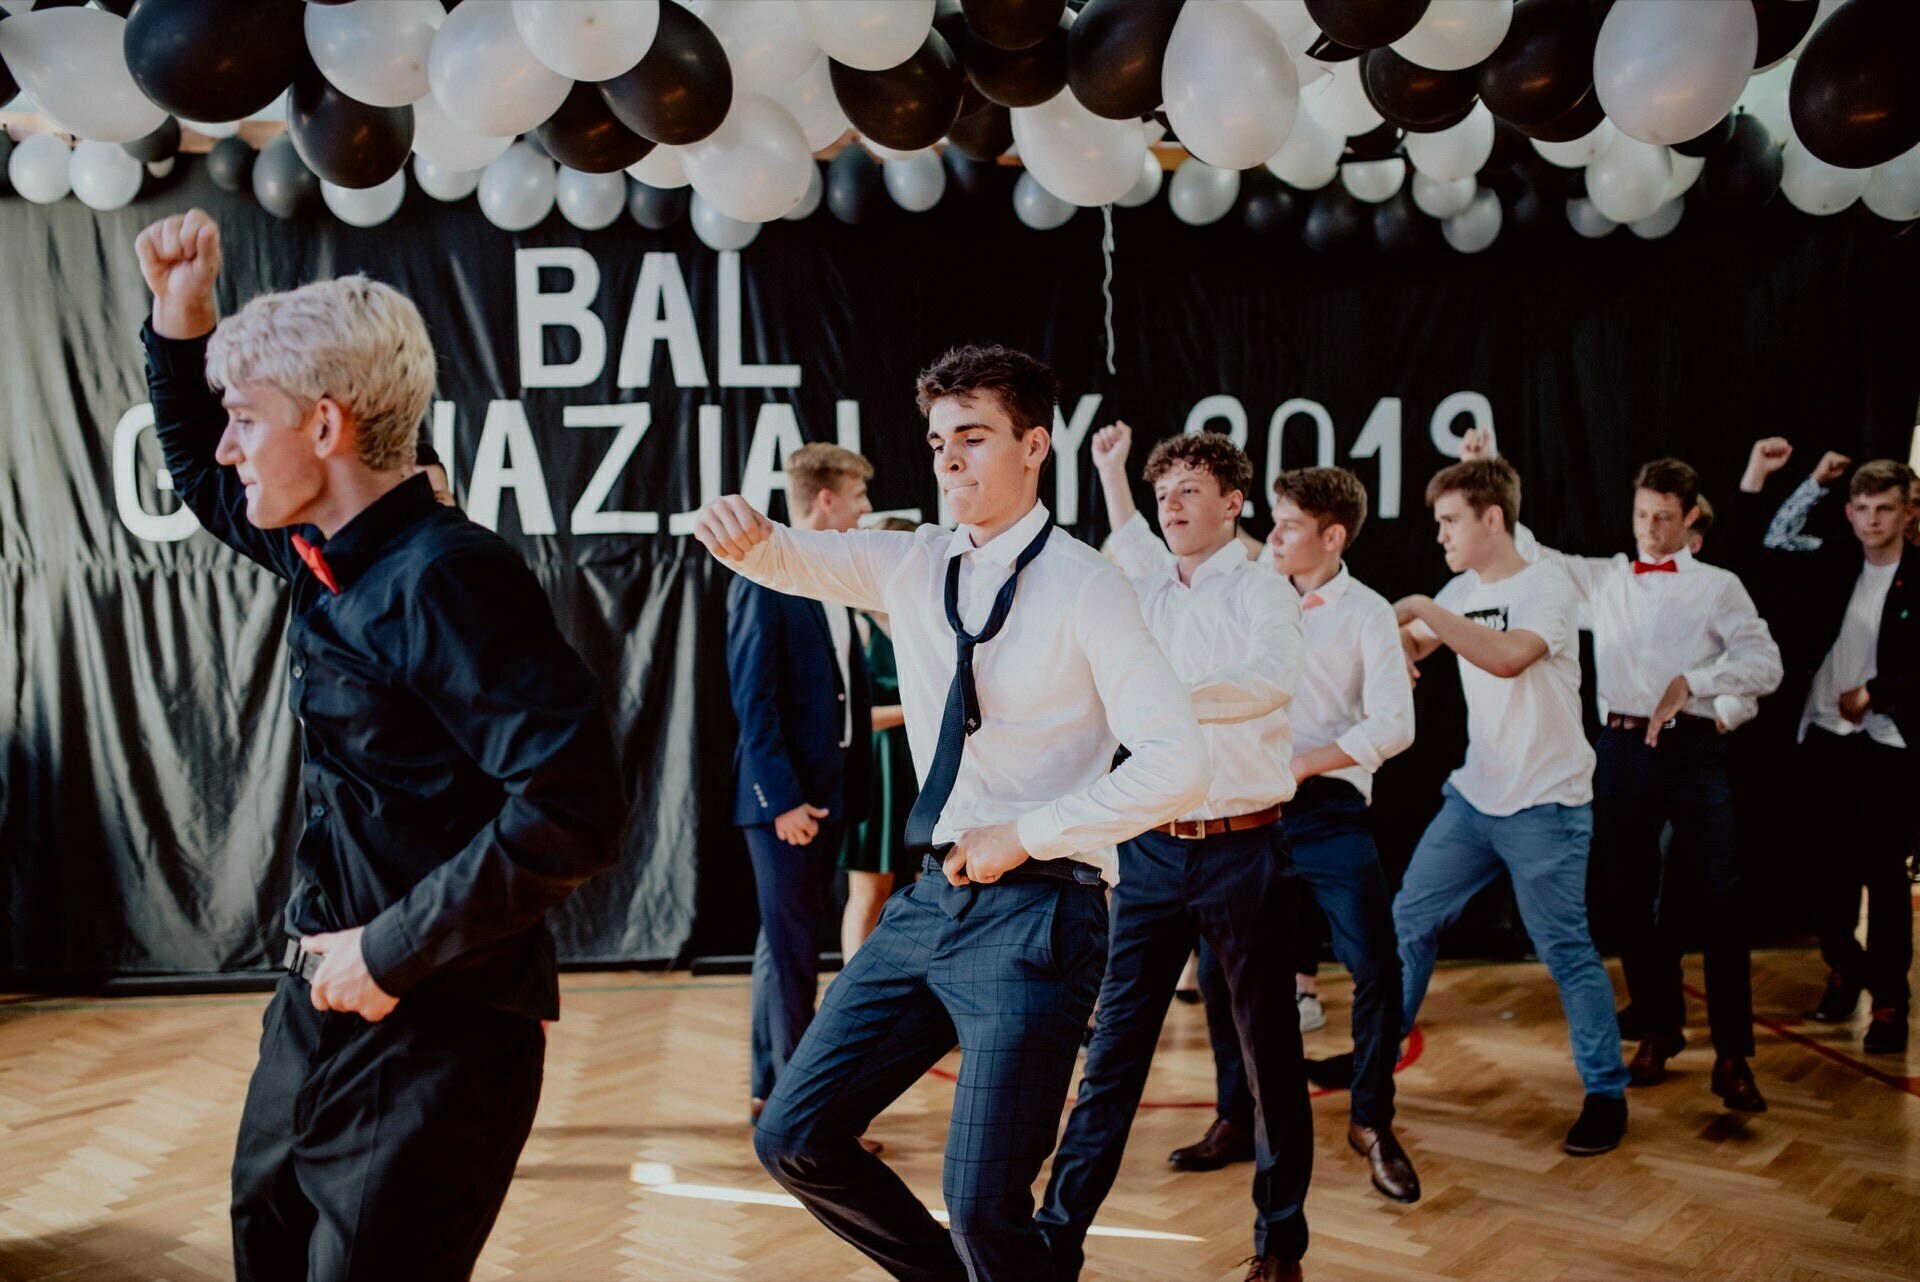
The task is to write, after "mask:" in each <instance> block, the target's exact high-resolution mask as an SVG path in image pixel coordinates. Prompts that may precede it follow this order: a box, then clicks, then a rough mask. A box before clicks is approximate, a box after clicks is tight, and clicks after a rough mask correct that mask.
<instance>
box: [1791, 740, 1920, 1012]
mask: <svg viewBox="0 0 1920 1282" xmlns="http://www.w3.org/2000/svg"><path fill="white" fill-rule="evenodd" d="M1801 759H1802V762H1803V764H1804V768H1805V772H1806V787H1805V788H1804V789H1803V790H1802V794H1801V795H1802V797H1803V798H1805V799H1806V801H1807V803H1808V804H1809V805H1810V806H1811V807H1812V808H1813V809H1814V811H1815V814H1814V815H1812V816H1809V818H1811V819H1813V821H1814V823H1813V830H1812V831H1811V832H1810V833H1809V834H1808V836H1809V841H1808V843H1807V845H1806V847H1805V849H1806V853H1807V856H1808V858H1809V861H1810V862H1809V864H1808V867H1809V868H1810V869H1811V870H1812V880H1813V882H1814V894H1813V900H1814V926H1815V929H1816V930H1818V931H1819V935H1820V953H1821V956H1823V957H1825V958H1826V961H1827V965H1828V966H1829V967H1831V968H1832V969H1833V970H1834V971H1836V972H1837V973H1838V974H1839V975H1840V977H1841V978H1842V979H1844V980H1846V981H1847V982H1848V983H1850V984H1859V985H1862V986H1864V987H1865V988H1866V990H1867V991H1868V993H1870V994H1871V995H1872V998H1873V1007H1874V1009H1875V1010H1881V1009H1887V1010H1892V1011H1894V1012H1895V1013H1896V1014H1897V1015H1899V1016H1900V1017H1902V1018H1904V1017H1905V1016H1906V1014H1907V1011H1908V1004H1909V1003H1908V992H1907V970H1908V968H1909V967H1911V966H1912V965H1913V899H1912V894H1913V892H1912V890H1911V889H1910V888H1909V886H1908V884H1907V868H1906V863H1907V851H1908V849H1909V848H1910V847H1911V846H1912V844H1913V834H1914V828H1915V826H1916V823H1917V822H1920V821H1916V819H1915V809H1916V808H1915V805H1914V788H1915V782H1916V779H1920V771H1916V767H1920V753H1916V752H1915V751H1914V749H1913V747H1912V746H1911V745H1909V746H1907V747H1905V748H1889V747H1887V746H1886V745H1885V744H1881V743H1876V742H1874V740H1873V739H1871V738H1869V737H1868V736H1867V735H1865V734H1851V735H1837V734H1828V733H1827V732H1826V731H1824V730H1817V729H1813V728H1809V729H1808V730H1807V740H1806V743H1805V744H1803V745H1802V746H1801ZM1863 886H1864V887H1865V888H1866V891H1867V946H1866V947H1865V948H1862V947H1860V944H1859V942H1858V941H1856V940H1855V939H1854V937H1853V932H1854V927H1855V926H1856V925H1857V924H1858V923H1859V921H1860V889H1861V887H1863Z"/></svg>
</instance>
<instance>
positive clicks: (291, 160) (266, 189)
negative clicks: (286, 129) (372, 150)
mask: <svg viewBox="0 0 1920 1282" xmlns="http://www.w3.org/2000/svg"><path fill="white" fill-rule="evenodd" d="M147 2H148V3H151V0H147ZM253 198H254V199H255V200H257V201H259V202H260V207H261V208H262V209H264V210H266V211H267V212H268V213H270V214H272V215H273V216H274V217H275V218H293V217H295V216H297V215H299V214H301V213H304V212H305V211H306V210H308V209H311V208H312V207H313V206H314V205H316V204H317V203H319V200H320V180H319V179H318V178H317V177H315V176H314V172H313V170H311V169H308V168H307V166H306V164H305V162H303V161H302V160H301V159H300V153H298V152H296V151H295V150H294V149H293V139H291V138H289V137H288V136H287V135H285V134H281V135H280V136H279V137H278V138H275V139H274V140H273V141H272V142H270V143H268V144H267V145H266V146H264V147H262V148H261V149H260V154H259V155H258V156H256V157H254V161H253Z"/></svg>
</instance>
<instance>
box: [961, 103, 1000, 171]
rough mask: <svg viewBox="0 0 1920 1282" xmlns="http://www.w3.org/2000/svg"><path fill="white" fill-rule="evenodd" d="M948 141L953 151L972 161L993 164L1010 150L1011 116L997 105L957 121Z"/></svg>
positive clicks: (991, 105)
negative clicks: (997, 157)
mask: <svg viewBox="0 0 1920 1282" xmlns="http://www.w3.org/2000/svg"><path fill="white" fill-rule="evenodd" d="M947 141H948V142H950V143H952V144H953V147H954V149H955V150H958V151H961V152H964V153H965V154H967V155H968V156H971V157H972V158H973V159H975V160H992V159H993V158H994V157H995V156H1004V155H1006V152H1007V148H1009V147H1011V146H1013V113H1012V112H1010V111H1008V110H1007V109H1006V108H1005V107H1002V106H1001V105H1000V104H999V103H997V102H990V103H988V104H987V105H986V106H985V107H983V108H981V109H980V110H979V111H976V112H973V113H972V114H970V115H965V116H962V117H960V119H958V120H956V121H954V122H953V124H952V125H951V126H949V127H948V129H947Z"/></svg>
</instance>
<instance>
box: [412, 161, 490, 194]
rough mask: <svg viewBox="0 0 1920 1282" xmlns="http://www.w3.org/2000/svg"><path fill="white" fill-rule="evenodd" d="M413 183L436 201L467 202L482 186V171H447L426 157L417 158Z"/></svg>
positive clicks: (414, 165) (414, 162) (414, 164)
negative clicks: (477, 188)
mask: <svg viewBox="0 0 1920 1282" xmlns="http://www.w3.org/2000/svg"><path fill="white" fill-rule="evenodd" d="M413 181H414V182H416V183H418V184H419V185H420V190H421V191H424V192H426V193H427V195H429V196H431V197H433V198H434V199H435V200H445V201H454V200H465V199H466V198H467V197H469V196H471V195H473V192H474V189H475V188H476V187H478V186H479V185H480V170H478V169H446V168H443V167H442V166H440V165H436V164H434V163H433V162H432V161H431V160H428V159H427V158H426V157H425V156H415V157H414V158H413Z"/></svg>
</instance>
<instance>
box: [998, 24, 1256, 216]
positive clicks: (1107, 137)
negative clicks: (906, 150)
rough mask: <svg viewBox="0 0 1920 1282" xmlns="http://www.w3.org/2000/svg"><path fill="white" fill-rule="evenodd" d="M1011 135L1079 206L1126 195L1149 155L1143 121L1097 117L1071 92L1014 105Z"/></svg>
mask: <svg viewBox="0 0 1920 1282" xmlns="http://www.w3.org/2000/svg"><path fill="white" fill-rule="evenodd" d="M1268 34H1269V35H1271V34H1272V33H1271V32H1269V33H1268ZM1181 137H1182V138H1185V137H1186V135H1185V134H1184V133H1183V134H1182V135H1181ZM1013 140H1014V142H1015V143H1017V144H1018V145H1019V148H1020V159H1021V162H1022V163H1024V164H1025V165H1026V167H1027V170H1028V172H1030V173H1031V174H1032V175H1033V176H1034V177H1035V178H1036V179H1038V180H1039V182H1040V185H1041V186H1042V187H1045V188H1046V189H1047V190H1048V191H1050V192H1052V193H1053V194H1054V195H1056V196H1058V197H1060V198H1061V199H1062V200H1070V201H1072V202H1073V203H1074V204H1076V205H1107V204H1112V203H1113V202H1114V201H1116V200H1119V199H1120V197H1122V196H1124V195H1126V194H1127V193H1128V192H1129V191H1131V190H1132V189H1133V188H1134V187H1135V186H1136V185H1137V184H1138V183H1139V181H1140V173H1141V170H1140V165H1141V160H1142V158H1143V157H1144V156H1145V155H1146V154H1147V135H1146V132H1145V131H1144V130H1143V129H1141V127H1140V122H1139V121H1137V120H1108V119H1106V118H1105V117H1102V116H1096V115H1094V114H1093V113H1092V112H1091V111H1088V110H1087V109H1086V108H1085V107H1083V106H1081V105H1080V100H1079V99H1078V98H1076V97H1074V96H1073V95H1072V94H1071V93H1057V94H1055V95H1054V96H1053V97H1051V98H1049V99H1048V100H1047V101H1046V102H1043V103H1041V104H1040V105H1039V106H1038V107H1015V108H1014V109H1013Z"/></svg>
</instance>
